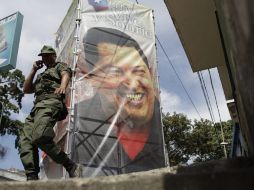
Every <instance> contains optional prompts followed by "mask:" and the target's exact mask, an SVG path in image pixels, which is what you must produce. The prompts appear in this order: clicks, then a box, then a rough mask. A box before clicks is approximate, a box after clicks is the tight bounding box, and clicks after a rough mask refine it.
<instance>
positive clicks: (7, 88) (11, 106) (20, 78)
mask: <svg viewBox="0 0 254 190" xmlns="http://www.w3.org/2000/svg"><path fill="white" fill-rule="evenodd" d="M24 81H25V77H24V75H23V74H22V72H21V71H20V70H18V69H16V70H12V71H0V102H1V104H2V109H1V110H0V111H1V116H2V120H1V122H0V135H5V134H10V135H17V136H18V128H19V127H20V126H22V125H23V123H22V122H20V121H18V120H13V119H11V118H10V116H11V114H12V113H19V110H20V109H21V108H22V105H21V101H22V98H23V97H24V94H23V91H22V88H23V84H24ZM16 142H17V141H16Z"/></svg>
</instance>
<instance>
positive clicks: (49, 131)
mask: <svg viewBox="0 0 254 190" xmlns="http://www.w3.org/2000/svg"><path fill="white" fill-rule="evenodd" d="M62 110H63V103H62V102H61V100H58V99H54V98H51V99H47V100H42V101H40V102H38V103H36V104H35V105H34V107H33V109H32V110H31V113H30V115H29V116H28V117H27V118H26V121H25V125H24V127H23V128H21V129H20V139H19V153H20V158H21V161H22V164H23V166H24V169H25V172H26V174H30V173H39V171H40V168H39V152H38V148H40V149H41V150H42V151H44V152H45V153H46V154H47V155H48V156H50V157H51V158H52V159H53V160H54V161H55V162H56V163H59V164H63V163H64V162H65V161H66V160H67V159H68V157H67V155H66V154H65V153H64V152H63V151H62V150H61V148H60V147H58V146H57V145H56V144H55V143H54V141H53V138H54V136H55V133H54V130H53V127H54V125H55V124H56V121H57V120H58V118H59V115H60V114H61V112H62Z"/></svg>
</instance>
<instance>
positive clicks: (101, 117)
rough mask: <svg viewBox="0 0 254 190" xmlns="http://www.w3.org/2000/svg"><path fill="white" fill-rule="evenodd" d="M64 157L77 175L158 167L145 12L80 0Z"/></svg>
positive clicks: (154, 84)
mask: <svg viewBox="0 0 254 190" xmlns="http://www.w3.org/2000/svg"><path fill="white" fill-rule="evenodd" d="M81 19H82V24H81V31H80V47H79V49H80V51H81V52H80V54H79V58H78V64H77V72H76V74H77V82H76V83H75V89H76V91H75V92H76V94H75V116H74V120H75V131H76V133H75V136H74V141H73V144H72V156H71V157H72V159H74V160H75V161H76V162H78V163H81V164H82V165H83V166H84V171H83V175H84V176H97V175H115V174H121V173H129V172H136V171H144V170H150V169H155V168H160V167H164V166H165V155H164V145H163V132H162V124H161V113H160V102H159V96H158V80H157V65H156V50H155V33H154V21H153V14H152V10H151V9H148V8H146V7H144V6H142V5H137V4H135V3H131V2H129V1H124V0H82V13H81Z"/></svg>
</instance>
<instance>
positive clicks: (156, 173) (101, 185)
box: [0, 158, 254, 190]
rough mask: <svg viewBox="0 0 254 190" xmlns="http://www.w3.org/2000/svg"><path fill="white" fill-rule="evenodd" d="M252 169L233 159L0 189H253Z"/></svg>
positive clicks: (6, 185) (246, 161)
mask: <svg viewBox="0 0 254 190" xmlns="http://www.w3.org/2000/svg"><path fill="white" fill-rule="evenodd" d="M253 166H254V159H253V158H237V159H229V160H226V161H212V162H207V163H201V164H197V165H193V166H189V167H179V168H163V169H157V170H151V171H147V172H139V173H132V174H124V175H119V176H110V177H96V178H80V179H73V180H70V179H69V180H51V181H33V182H8V183H7V182H4V183H0V190H14V189H15V190H140V189H142V190H166V189H167V190H168V189H169V190H170V189H172V190H227V189H230V190H239V189H242V190H253V189H254V180H253V179H254V167H253Z"/></svg>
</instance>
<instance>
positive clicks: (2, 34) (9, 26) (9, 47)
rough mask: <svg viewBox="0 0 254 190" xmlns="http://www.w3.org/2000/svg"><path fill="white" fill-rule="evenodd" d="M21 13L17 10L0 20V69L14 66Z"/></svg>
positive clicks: (21, 20)
mask: <svg viewBox="0 0 254 190" xmlns="http://www.w3.org/2000/svg"><path fill="white" fill-rule="evenodd" d="M22 22H23V15H21V14H20V13H19V12H17V13H15V14H12V15H10V16H8V17H5V18H3V19H1V20H0V70H1V71H4V70H9V69H14V68H15V67H16V60H17V54H18V47H19V39H20V33H21V28H22Z"/></svg>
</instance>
